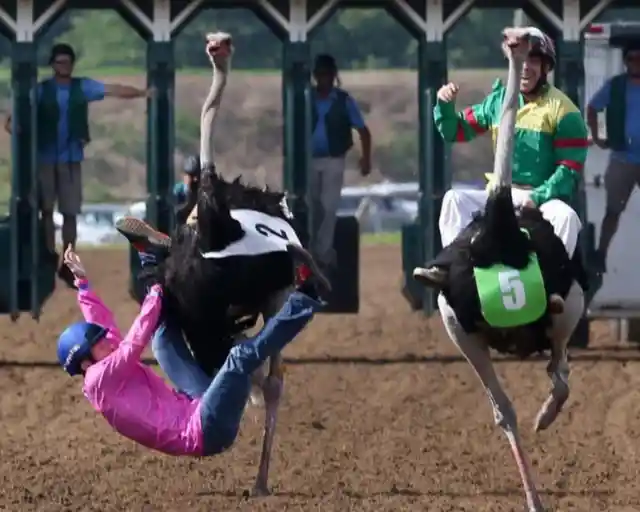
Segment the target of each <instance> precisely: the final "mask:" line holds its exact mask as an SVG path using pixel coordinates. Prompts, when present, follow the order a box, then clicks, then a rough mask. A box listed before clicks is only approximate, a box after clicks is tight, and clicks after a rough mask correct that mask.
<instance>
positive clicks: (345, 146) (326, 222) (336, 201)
mask: <svg viewBox="0 0 640 512" xmlns="http://www.w3.org/2000/svg"><path fill="white" fill-rule="evenodd" d="M313 78H314V80H315V87H314V90H313V105H312V127H313V137H312V141H311V145H312V162H311V176H310V182H309V190H310V198H311V211H312V220H313V236H312V240H313V243H312V252H313V254H314V256H315V258H316V260H317V261H318V263H319V264H320V265H321V266H323V267H324V268H327V267H331V266H333V265H334V264H335V253H334V251H333V236H334V231H335V226H336V213H337V211H338V206H339V205H340V196H341V191H342V185H343V183H344V172H345V158H346V155H347V152H348V151H349V150H350V149H351V147H352V146H353V133H352V130H354V129H355V130H356V131H357V132H358V135H359V136H360V144H361V148H362V154H361V157H360V173H361V174H362V175H363V176H367V175H368V174H369V173H370V172H371V133H370V132H369V129H368V128H367V125H366V124H365V122H364V119H363V118H362V114H361V113H360V110H359V109H358V106H357V104H356V102H355V101H354V100H353V98H352V97H351V96H350V95H349V94H348V93H347V92H346V91H344V90H342V89H341V88H340V78H339V77H338V67H337V65H336V62H335V59H334V58H333V57H332V56H331V55H327V54H323V55H318V56H317V57H316V60H315V65H314V70H313Z"/></svg>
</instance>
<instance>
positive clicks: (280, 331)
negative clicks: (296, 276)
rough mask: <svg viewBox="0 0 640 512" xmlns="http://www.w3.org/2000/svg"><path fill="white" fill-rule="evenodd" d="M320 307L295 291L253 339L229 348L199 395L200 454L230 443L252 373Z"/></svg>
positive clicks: (213, 451)
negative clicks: (215, 373)
mask: <svg viewBox="0 0 640 512" xmlns="http://www.w3.org/2000/svg"><path fill="white" fill-rule="evenodd" d="M320 306H321V304H320V303H319V302H317V301H315V300H313V299H312V298H310V297H308V296H307V295H304V294H302V293H300V292H295V293H293V294H291V296H290V297H289V299H288V300H287V302H286V303H285V305H284V306H283V307H282V309H281V310H280V311H279V312H278V313H277V314H276V315H275V316H274V317H272V318H271V319H269V321H268V322H267V323H266V324H265V326H264V327H263V328H262V330H261V331H260V332H259V333H258V334H257V335H256V336H255V337H254V338H252V339H250V340H247V341H246V342H244V343H240V344H239V345H235V346H234V347H233V348H232V349H231V352H230V353H229V356H228V357H227V360H226V361H225V363H224V364H223V365H222V368H220V371H219V372H218V374H217V375H216V376H215V378H214V379H213V382H211V385H210V386H209V389H207V391H206V392H205V393H204V395H203V396H202V405H201V408H200V414H201V418H202V433H203V438H204V453H203V455H205V456H206V455H215V454H218V453H220V452H223V451H224V450H226V449H228V448H229V447H230V446H231V445H232V444H233V442H234V441H235V439H236V436H237V435H238V430H239V429H240V420H241V419H242V413H243V412H244V408H245V405H246V403H247V400H248V399H249V393H250V392H251V374H252V373H253V372H254V371H255V370H257V369H258V368H259V367H260V365H261V364H262V363H263V362H264V361H265V360H266V359H267V358H268V357H269V356H271V355H274V354H277V353H278V352H280V351H281V350H282V349H283V348H284V347H285V346H287V344H289V343H290V342H291V341H293V339H294V338H295V337H296V336H297V335H298V333H300V331H302V329H304V327H305V326H306V325H307V324H308V323H309V321H310V320H311V318H312V317H313V314H314V313H315V312H316V311H317V310H318V309H319V308H320Z"/></svg>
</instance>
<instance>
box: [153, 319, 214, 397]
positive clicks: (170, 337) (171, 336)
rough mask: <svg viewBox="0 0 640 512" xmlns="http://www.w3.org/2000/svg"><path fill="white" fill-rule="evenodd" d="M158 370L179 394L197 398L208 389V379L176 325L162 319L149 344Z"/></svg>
mask: <svg viewBox="0 0 640 512" xmlns="http://www.w3.org/2000/svg"><path fill="white" fill-rule="evenodd" d="M151 349H152V350H153V355H154V357H155V358H156V360H157V361H158V364H159V365H160V368H161V369H162V371H163V372H164V374H165V375H166V376H167V377H168V378H169V380H170V381H171V382H172V383H173V385H174V386H175V387H176V388H177V389H178V391H180V392H182V393H184V394H185V395H188V396H189V397H190V398H200V397H201V396H202V395H204V392H205V391H206V390H207V389H208V387H209V386H210V385H211V377H209V376H208V375H207V374H206V373H205V372H204V371H203V370H202V368H201V367H200V365H199V364H198V363H197V362H196V360H195V359H194V358H193V355H192V354H191V351H190V350H189V347H188V346H187V342H186V341H185V339H184V336H183V334H182V329H180V326H179V325H177V323H176V322H175V321H171V320H167V319H162V320H161V323H160V325H159V326H158V328H157V329H156V332H155V334H154V336H153V340H152V341H151Z"/></svg>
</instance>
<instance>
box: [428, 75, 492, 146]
mask: <svg viewBox="0 0 640 512" xmlns="http://www.w3.org/2000/svg"><path fill="white" fill-rule="evenodd" d="M457 91H458V87H457V86H456V85H455V84H453V83H449V84H447V85H445V86H444V87H442V88H441V89H440V90H439V91H438V99H437V102H436V106H435V107H434V109H433V120H434V122H435V125H436V128H437V129H438V132H440V135H441V136H442V138H443V139H444V140H445V141H447V142H468V141H470V140H473V139H475V138H476V137H477V136H478V135H482V134H483V133H486V132H487V131H488V130H489V129H490V128H491V123H492V121H493V119H492V117H491V115H490V114H489V112H492V109H493V106H494V105H501V104H502V102H501V98H500V97H499V96H498V94H496V92H492V93H491V94H489V96H487V97H486V98H485V99H484V100H483V101H482V103H478V104H477V105H473V106H471V107H467V108H465V109H464V110H463V111H462V112H458V113H456V105H455V96H456V95H457ZM449 98H451V99H450V100H449V101H447V100H448V99H449Z"/></svg>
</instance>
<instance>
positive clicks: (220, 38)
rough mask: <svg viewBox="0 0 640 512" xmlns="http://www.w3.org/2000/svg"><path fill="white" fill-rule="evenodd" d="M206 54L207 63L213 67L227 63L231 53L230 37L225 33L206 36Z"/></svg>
mask: <svg viewBox="0 0 640 512" xmlns="http://www.w3.org/2000/svg"><path fill="white" fill-rule="evenodd" d="M206 39H207V45H206V52H207V57H209V61H210V62H211V64H212V65H213V66H214V67H220V66H223V65H225V64H226V63H227V60H228V59H229V57H230V56H231V54H232V53H233V42H232V39H231V35H230V34H227V33H225V32H215V33H209V34H207V38H206Z"/></svg>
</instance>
